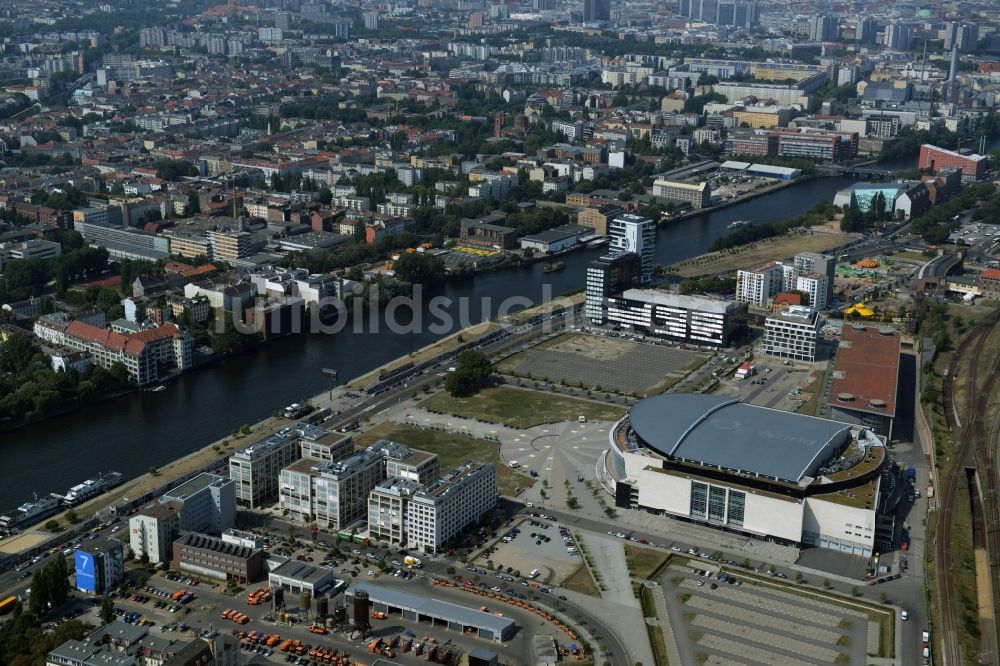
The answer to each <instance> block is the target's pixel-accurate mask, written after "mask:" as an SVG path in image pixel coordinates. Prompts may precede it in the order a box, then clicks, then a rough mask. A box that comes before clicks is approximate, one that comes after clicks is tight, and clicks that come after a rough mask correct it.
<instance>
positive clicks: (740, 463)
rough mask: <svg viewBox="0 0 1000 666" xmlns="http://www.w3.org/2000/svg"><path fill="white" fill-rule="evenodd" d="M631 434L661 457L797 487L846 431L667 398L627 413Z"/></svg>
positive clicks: (714, 401)
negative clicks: (729, 470)
mask: <svg viewBox="0 0 1000 666" xmlns="http://www.w3.org/2000/svg"><path fill="white" fill-rule="evenodd" d="M629 420H630V422H631V427H632V431H633V432H634V433H635V434H636V435H637V436H638V437H639V439H641V440H642V442H643V443H644V444H645V445H646V446H647V447H649V448H650V449H653V450H654V451H656V452H658V453H660V454H661V455H663V456H666V457H667V458H680V459H683V460H687V461H691V462H694V463H697V464H702V465H709V466H714V467H720V468H724V469H731V470H737V471H739V472H744V473H748V474H753V475H759V476H766V477H772V478H776V479H781V480H784V481H790V482H792V483H798V482H799V481H801V480H802V479H803V477H807V476H812V475H813V474H814V473H815V471H816V469H817V468H818V467H819V466H820V465H821V464H822V463H824V462H826V461H827V460H829V459H830V457H832V456H833V455H834V454H836V453H838V452H839V451H840V450H841V448H842V447H843V445H844V444H845V443H846V442H847V440H848V439H849V438H850V430H851V426H850V425H848V424H844V423H838V422H836V421H830V420H828V419H820V418H816V417H812V416H804V415H802V414H792V413H790V412H782V411H779V410H776V409H769V408H767V407H757V406H755V405H747V404H743V403H741V402H740V401H739V400H737V399H735V398H730V397H723V396H713V395H701V394H685V393H667V394H663V395H658V396H654V397H652V398H646V399H645V400H640V401H639V402H637V403H636V404H635V405H633V406H632V409H631V410H630V411H629Z"/></svg>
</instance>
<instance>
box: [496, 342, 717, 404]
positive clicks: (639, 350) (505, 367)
mask: <svg viewBox="0 0 1000 666" xmlns="http://www.w3.org/2000/svg"><path fill="white" fill-rule="evenodd" d="M619 335H621V336H624V335H625V334H615V333H611V332H607V333H606V334H605V335H590V334H585V333H567V334H565V335H561V336H559V337H556V338H553V339H552V340H549V341H547V342H545V343H543V344H542V345H539V346H538V347H534V348H532V349H528V350H526V351H524V352H521V353H519V354H515V355H514V356H512V357H510V358H508V359H506V360H505V361H502V362H501V363H500V364H499V368H500V371H501V372H505V373H509V374H513V375H516V376H519V377H530V378H532V379H545V380H548V381H551V382H557V383H563V384H569V385H572V386H580V385H583V386H585V387H587V388H590V389H596V388H597V387H600V388H601V389H603V390H612V391H617V392H619V393H633V392H635V393H640V394H641V393H646V392H649V391H651V390H653V389H654V388H655V387H656V386H657V385H659V384H662V383H663V382H664V381H665V380H666V379H667V378H668V376H670V375H674V376H676V377H680V376H683V375H684V374H685V372H686V369H687V368H689V367H691V365H692V364H693V363H694V362H695V360H696V359H697V358H698V353H697V352H692V351H685V350H683V349H678V348H676V347H672V346H669V345H666V344H653V343H649V342H637V341H634V340H631V339H627V338H625V337H619Z"/></svg>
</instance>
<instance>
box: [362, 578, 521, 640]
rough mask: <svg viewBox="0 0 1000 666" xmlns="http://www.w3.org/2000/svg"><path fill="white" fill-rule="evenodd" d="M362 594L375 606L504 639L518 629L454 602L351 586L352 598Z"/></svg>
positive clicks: (510, 622)
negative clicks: (379, 604)
mask: <svg viewBox="0 0 1000 666" xmlns="http://www.w3.org/2000/svg"><path fill="white" fill-rule="evenodd" d="M360 591H364V592H367V593H368V598H369V600H371V601H372V602H375V603H381V604H386V605H388V606H393V607H395V608H405V609H406V610H411V611H415V612H417V613H420V614H421V615H428V616H430V617H433V618H437V619H441V620H445V621H448V622H454V623H456V624H461V625H463V626H466V627H476V628H478V629H488V630H489V631H491V632H493V633H495V634H497V635H501V636H503V635H506V632H507V631H509V630H510V628H511V627H513V626H514V620H512V619H510V618H507V617H500V616H499V615H494V614H493V613H484V612H483V611H481V610H476V609H473V608H468V607H466V606H460V605H458V604H453V603H451V602H450V601H439V600H437V599H431V598H429V597H424V596H420V595H417V594H411V593H410V592H403V591H402V590H397V589H394V588H389V587H383V586H381V585H372V584H370V583H358V584H356V585H352V586H351V589H350V590H349V591H348V594H349V595H350V596H352V597H353V596H354V594H355V593H357V592H360Z"/></svg>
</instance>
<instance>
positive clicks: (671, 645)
mask: <svg viewBox="0 0 1000 666" xmlns="http://www.w3.org/2000/svg"><path fill="white" fill-rule="evenodd" d="M643 584H645V585H646V586H647V587H649V588H650V589H651V590H652V592H653V604H654V605H655V606H656V618H657V619H656V620H652V621H653V622H656V623H658V624H659V626H660V629H662V630H663V644H664V647H665V648H666V650H667V663H670V664H680V663H682V662H681V652H680V650H679V649H678V648H677V637H676V636H674V628H673V626H672V625H671V624H670V617H669V615H668V614H667V600H666V598H665V597H664V595H663V588H661V587H660V586H659V584H657V583H654V582H652V581H643Z"/></svg>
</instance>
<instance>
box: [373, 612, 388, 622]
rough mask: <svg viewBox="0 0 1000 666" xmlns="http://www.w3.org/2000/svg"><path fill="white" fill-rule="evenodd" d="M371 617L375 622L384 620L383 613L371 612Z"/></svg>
mask: <svg viewBox="0 0 1000 666" xmlns="http://www.w3.org/2000/svg"><path fill="white" fill-rule="evenodd" d="M372 617H373V618H375V619H376V620H384V619H385V613H383V612H382V611H372Z"/></svg>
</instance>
